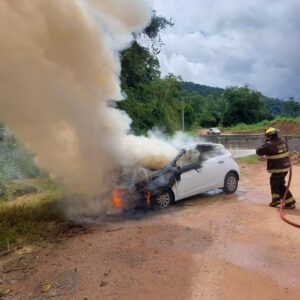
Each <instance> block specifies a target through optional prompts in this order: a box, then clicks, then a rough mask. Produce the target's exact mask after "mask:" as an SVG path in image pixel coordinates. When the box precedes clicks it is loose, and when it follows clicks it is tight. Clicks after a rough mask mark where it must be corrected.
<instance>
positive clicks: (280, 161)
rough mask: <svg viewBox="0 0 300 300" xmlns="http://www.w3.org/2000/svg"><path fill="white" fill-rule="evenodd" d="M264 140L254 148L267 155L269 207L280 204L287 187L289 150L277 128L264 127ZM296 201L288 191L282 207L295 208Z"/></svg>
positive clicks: (257, 151)
mask: <svg viewBox="0 0 300 300" xmlns="http://www.w3.org/2000/svg"><path fill="white" fill-rule="evenodd" d="M265 135H266V137H267V140H266V142H265V143H264V144H263V145H262V146H261V147H259V148H258V149H257V150H256V154H257V155H260V156H266V157H267V170H268V172H269V173H271V177H270V186H271V193H272V202H271V203H270V204H269V206H271V207H276V206H278V205H280V202H281V199H282V198H283V196H284V193H285V191H286V189H287V187H286V185H285V177H286V175H287V174H288V172H289V170H290V168H291V162H290V159H289V152H288V147H287V145H286V143H285V142H284V141H283V140H282V139H281V138H280V137H279V134H278V130H277V129H275V128H272V127H270V128H267V129H265ZM295 207H296V201H295V199H294V197H293V195H292V194H291V192H290V191H288V194H287V197H286V200H285V203H284V208H290V209H292V208H295Z"/></svg>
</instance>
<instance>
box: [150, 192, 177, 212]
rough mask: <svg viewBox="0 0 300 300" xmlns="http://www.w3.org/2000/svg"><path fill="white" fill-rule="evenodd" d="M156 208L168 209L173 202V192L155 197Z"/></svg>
mask: <svg viewBox="0 0 300 300" xmlns="http://www.w3.org/2000/svg"><path fill="white" fill-rule="evenodd" d="M154 201H155V206H156V207H158V208H166V207H168V206H169V205H170V204H171V203H172V201H173V197H172V194H171V192H169V191H166V192H163V193H161V194H159V195H157V196H155V197H154Z"/></svg>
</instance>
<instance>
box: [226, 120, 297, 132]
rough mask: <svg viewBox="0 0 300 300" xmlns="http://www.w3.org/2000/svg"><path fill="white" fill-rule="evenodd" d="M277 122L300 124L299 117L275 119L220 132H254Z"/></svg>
mask: <svg viewBox="0 0 300 300" xmlns="http://www.w3.org/2000/svg"><path fill="white" fill-rule="evenodd" d="M278 121H282V122H283V121H288V122H293V123H296V124H300V117H297V118H288V117H277V118H275V119H273V120H264V121H261V122H259V123H256V124H245V123H240V124H237V125H235V126H231V127H226V128H222V131H252V130H253V131H255V130H260V129H264V128H265V127H267V126H270V125H271V124H273V123H275V122H278Z"/></svg>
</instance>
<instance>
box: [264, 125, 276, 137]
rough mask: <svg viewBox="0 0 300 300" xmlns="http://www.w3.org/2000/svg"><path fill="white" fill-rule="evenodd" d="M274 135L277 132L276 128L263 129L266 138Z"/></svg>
mask: <svg viewBox="0 0 300 300" xmlns="http://www.w3.org/2000/svg"><path fill="white" fill-rule="evenodd" d="M276 134H278V130H277V129H276V128H273V127H268V128H266V129H265V135H266V137H270V136H272V135H276Z"/></svg>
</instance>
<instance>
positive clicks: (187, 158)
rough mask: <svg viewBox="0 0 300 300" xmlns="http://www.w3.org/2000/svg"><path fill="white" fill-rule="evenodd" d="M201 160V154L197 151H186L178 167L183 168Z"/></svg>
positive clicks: (178, 162) (177, 163)
mask: <svg viewBox="0 0 300 300" xmlns="http://www.w3.org/2000/svg"><path fill="white" fill-rule="evenodd" d="M199 160H200V152H199V151H198V150H197V149H192V150H188V151H186V153H185V154H183V156H182V157H180V159H179V160H177V162H176V165H177V167H183V166H185V165H187V164H189V163H192V162H195V161H199Z"/></svg>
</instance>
